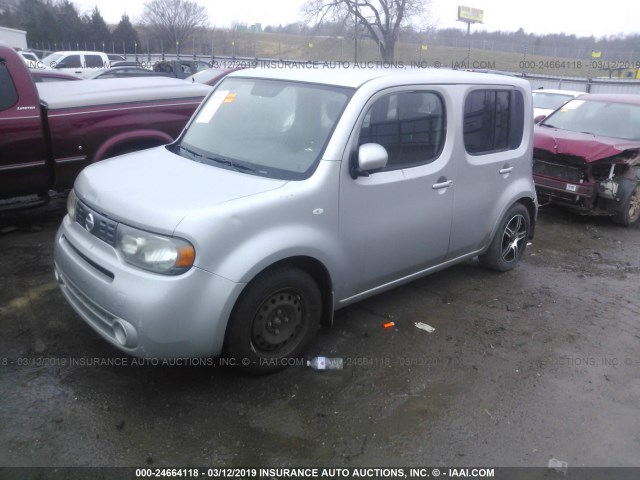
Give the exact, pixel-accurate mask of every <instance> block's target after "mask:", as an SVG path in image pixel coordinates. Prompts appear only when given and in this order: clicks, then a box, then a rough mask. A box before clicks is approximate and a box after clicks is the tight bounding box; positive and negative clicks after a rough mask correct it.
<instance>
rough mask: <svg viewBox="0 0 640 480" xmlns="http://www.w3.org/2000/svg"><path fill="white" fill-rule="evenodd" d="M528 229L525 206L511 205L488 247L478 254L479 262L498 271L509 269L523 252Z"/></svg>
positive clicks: (528, 220)
mask: <svg viewBox="0 0 640 480" xmlns="http://www.w3.org/2000/svg"><path fill="white" fill-rule="evenodd" d="M530 230H531V219H530V217H529V210H527V207H525V206H524V205H522V204H521V203H516V204H514V205H512V206H511V208H510V209H509V211H507V214H506V215H505V216H504V217H503V219H502V222H501V223H500V227H499V228H498V231H497V232H496V235H495V237H494V238H493V240H492V241H491V245H489V249H488V250H487V251H486V252H485V253H484V254H482V255H480V257H479V259H480V263H481V264H482V265H483V266H485V267H487V268H491V269H492V270H496V271H498V272H506V271H508V270H511V269H512V268H514V267H515V266H516V265H517V264H518V261H519V260H520V258H521V257H522V254H523V253H524V250H525V248H526V246H527V240H528V239H529V232H530Z"/></svg>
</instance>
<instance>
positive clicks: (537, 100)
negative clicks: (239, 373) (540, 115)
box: [533, 92, 573, 110]
mask: <svg viewBox="0 0 640 480" xmlns="http://www.w3.org/2000/svg"><path fill="white" fill-rule="evenodd" d="M572 98H573V95H566V94H562V93H547V92H533V108H544V109H549V110H555V109H556V108H558V107H559V106H561V105H562V104H564V103H566V102H568V101H569V100H571V99H572Z"/></svg>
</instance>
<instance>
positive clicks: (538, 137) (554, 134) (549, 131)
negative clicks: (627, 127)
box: [533, 125, 640, 163]
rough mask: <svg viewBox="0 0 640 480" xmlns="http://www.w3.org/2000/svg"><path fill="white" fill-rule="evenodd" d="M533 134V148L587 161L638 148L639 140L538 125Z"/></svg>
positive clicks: (639, 145) (595, 160)
mask: <svg viewBox="0 0 640 480" xmlns="http://www.w3.org/2000/svg"><path fill="white" fill-rule="evenodd" d="M534 134H535V135H534V137H535V139H534V144H533V146H534V148H539V149H542V150H547V151H549V152H552V153H557V154H561V155H572V156H576V157H581V158H583V159H584V160H585V161H586V162H587V163H591V162H597V161H598V160H602V159H603V158H608V157H612V156H614V155H618V154H620V153H622V152H624V151H625V150H637V149H640V142H638V141H634V140H624V139H620V138H611V137H601V136H596V135H591V134H589V133H581V132H572V131H569V130H560V129H556V128H550V127H544V126H539V125H536V126H535V127H534Z"/></svg>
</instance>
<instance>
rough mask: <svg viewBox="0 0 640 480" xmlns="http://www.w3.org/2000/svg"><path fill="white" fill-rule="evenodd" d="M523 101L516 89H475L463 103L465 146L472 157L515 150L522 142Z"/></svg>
mask: <svg viewBox="0 0 640 480" xmlns="http://www.w3.org/2000/svg"><path fill="white" fill-rule="evenodd" d="M523 112H524V100H523V97H522V93H520V92H519V91H516V90H475V91H473V92H471V93H470V94H469V95H468V96H467V99H466V101H465V104H464V145H465V147H466V149H467V152H469V153H470V154H472V155H481V154H483V153H491V152H499V151H502V150H514V149H516V148H518V147H519V146H520V143H521V142H522V134H523V131H524V113H523Z"/></svg>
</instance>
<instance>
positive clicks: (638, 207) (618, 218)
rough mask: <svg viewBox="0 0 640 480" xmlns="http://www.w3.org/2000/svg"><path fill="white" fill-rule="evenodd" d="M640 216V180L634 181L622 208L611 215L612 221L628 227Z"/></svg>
mask: <svg viewBox="0 0 640 480" xmlns="http://www.w3.org/2000/svg"><path fill="white" fill-rule="evenodd" d="M638 218H640V182H636V183H635V186H633V187H632V189H631V193H630V194H629V195H628V196H627V198H626V200H625V201H624V203H623V205H622V208H621V209H620V211H619V212H617V213H616V214H615V215H614V216H613V221H614V222H615V223H619V224H620V225H624V226H625V227H628V226H629V225H631V224H632V223H635V222H637V221H638Z"/></svg>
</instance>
